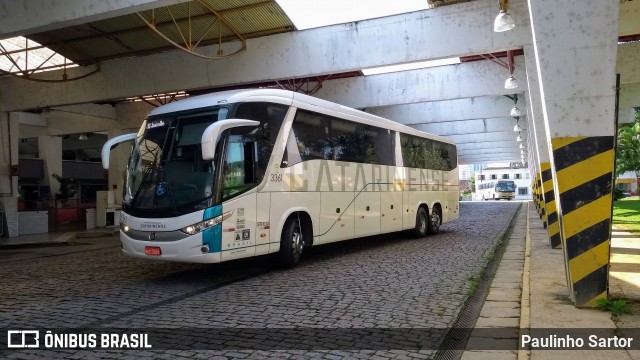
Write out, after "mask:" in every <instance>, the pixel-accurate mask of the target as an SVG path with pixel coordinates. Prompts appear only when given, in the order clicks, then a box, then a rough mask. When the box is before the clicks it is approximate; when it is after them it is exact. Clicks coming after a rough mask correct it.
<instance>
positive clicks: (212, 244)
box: [202, 205, 222, 253]
mask: <svg viewBox="0 0 640 360" xmlns="http://www.w3.org/2000/svg"><path fill="white" fill-rule="evenodd" d="M220 215H222V205H216V206H214V207H210V208H208V209H206V210H205V211H204V215H203V219H202V220H209V219H212V218H214V217H216V216H220ZM202 245H209V252H210V253H215V252H220V251H222V223H220V224H217V225H215V226H213V227H211V228H209V229H207V230H205V231H203V232H202Z"/></svg>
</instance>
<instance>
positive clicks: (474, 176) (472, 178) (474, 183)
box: [471, 172, 476, 193]
mask: <svg viewBox="0 0 640 360" xmlns="http://www.w3.org/2000/svg"><path fill="white" fill-rule="evenodd" d="M471 192H472V193H474V192H476V173H475V172H474V173H473V174H471Z"/></svg>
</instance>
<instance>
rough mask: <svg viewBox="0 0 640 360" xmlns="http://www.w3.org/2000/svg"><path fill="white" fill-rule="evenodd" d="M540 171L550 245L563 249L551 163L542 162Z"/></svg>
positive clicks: (545, 223)
mask: <svg viewBox="0 0 640 360" xmlns="http://www.w3.org/2000/svg"><path fill="white" fill-rule="evenodd" d="M540 170H541V171H540V180H541V182H542V191H544V193H543V194H544V195H543V200H544V204H545V215H544V216H543V221H544V226H545V228H546V229H547V232H548V233H549V244H550V245H551V247H552V248H554V249H560V248H561V247H562V238H561V237H560V223H559V222H558V211H557V206H556V199H555V194H554V191H553V175H552V174H551V163H548V162H541V163H540Z"/></svg>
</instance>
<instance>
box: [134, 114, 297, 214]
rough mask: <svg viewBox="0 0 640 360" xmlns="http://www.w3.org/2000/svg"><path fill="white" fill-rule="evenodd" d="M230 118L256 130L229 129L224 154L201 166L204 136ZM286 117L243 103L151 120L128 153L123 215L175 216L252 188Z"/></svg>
mask: <svg viewBox="0 0 640 360" xmlns="http://www.w3.org/2000/svg"><path fill="white" fill-rule="evenodd" d="M231 113H234V115H233V116H234V117H235V118H240V119H249V120H257V121H260V125H259V126H256V127H240V128H234V129H230V130H229V131H228V141H227V144H226V147H225V149H223V151H222V152H221V153H220V154H218V155H216V159H214V160H213V161H212V160H207V161H205V160H203V159H202V146H201V138H202V134H203V132H204V130H205V129H206V128H207V127H208V126H209V125H211V124H213V123H214V122H216V121H218V120H223V119H228V118H229V116H230V115H229V114H231ZM285 113H286V106H282V105H278V104H267V103H243V104H236V105H235V106H233V105H230V106H229V107H215V108H207V109H203V110H199V111H195V112H194V111H189V112H179V113H173V114H169V115H159V116H155V117H150V118H149V119H147V120H146V121H145V122H144V123H143V124H142V127H141V129H140V131H139V132H138V136H137V139H136V145H135V146H134V147H133V150H132V153H131V159H130V162H129V166H128V167H127V173H126V177H125V184H124V185H125V186H124V203H123V209H125V210H126V211H127V213H129V214H131V215H134V216H145V217H162V216H176V215H180V214H186V213H189V212H193V211H197V210H202V209H205V208H207V207H209V206H212V202H213V201H214V200H218V201H224V200H227V199H230V198H232V197H234V196H237V195H238V194H240V193H242V192H245V191H248V190H250V189H252V188H254V187H256V186H257V185H258V184H259V183H260V182H261V181H262V178H263V176H264V172H265V170H266V167H267V163H268V160H269V157H270V156H271V151H272V150H273V143H274V142H275V139H276V136H277V134H278V131H279V130H280V127H281V124H282V120H283V119H284V115H285ZM218 174H219V175H218ZM216 181H218V182H220V184H217V183H216ZM216 195H218V197H216Z"/></svg>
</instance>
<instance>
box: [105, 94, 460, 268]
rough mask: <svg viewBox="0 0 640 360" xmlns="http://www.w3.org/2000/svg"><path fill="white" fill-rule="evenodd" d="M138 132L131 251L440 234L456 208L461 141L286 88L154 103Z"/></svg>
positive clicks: (132, 166)
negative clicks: (408, 233) (405, 233)
mask: <svg viewBox="0 0 640 360" xmlns="http://www.w3.org/2000/svg"><path fill="white" fill-rule="evenodd" d="M130 140H133V141H134V145H133V149H132V152H131V157H130V160H129V164H128V166H127V170H126V176H125V184H124V198H123V202H122V212H121V220H120V239H121V242H122V249H123V251H124V253H125V254H127V255H130V256H135V257H141V258H148V259H161V260H171V261H185V262H200V263H209V262H211V263H216V262H221V261H227V260H232V259H238V258H245V257H250V256H257V255H263V254H270V253H278V254H279V255H278V256H279V258H280V260H281V261H282V263H283V264H284V265H286V266H290V267H292V266H295V265H296V264H297V263H298V261H299V260H300V256H301V254H302V253H303V250H304V249H305V248H307V247H309V246H312V245H313V246H315V245H320V244H326V243H330V242H335V241H341V240H347V239H352V238H356V237H363V236H368V235H375V234H382V233H389V232H394V231H400V230H412V231H413V232H414V233H415V235H416V236H418V237H424V236H426V235H427V234H436V233H438V231H439V228H440V225H441V224H442V223H445V222H448V221H451V220H454V219H456V218H458V212H459V184H458V170H457V153H456V146H455V145H454V144H453V143H452V142H450V141H449V140H446V139H444V138H441V137H438V136H434V135H429V134H425V133H423V132H420V131H417V130H415V129H412V128H410V127H407V126H404V125H401V124H398V123H395V122H393V121H390V120H386V119H383V118H380V117H377V116H373V115H370V114H367V113H364V112H361V111H358V110H354V109H351V108H348V107H344V106H341V105H338V104H334V103H331V102H328V101H324V100H320V99H316V98H313V97H311V96H307V95H303V94H299V93H293V92H290V91H284V90H271V89H260V90H238V91H226V92H220V93H215V94H210V95H202V96H196V97H191V98H187V99H184V100H181V101H177V102H174V103H170V104H166V105H163V106H160V107H158V108H156V109H154V110H153V111H151V112H150V113H149V114H148V117H147V119H146V120H145V121H144V122H143V123H142V126H141V127H140V130H139V131H138V133H137V134H127V135H121V136H118V137H115V138H112V139H110V140H109V141H107V143H106V144H105V145H104V147H103V149H102V162H103V166H104V167H105V168H108V166H109V152H110V150H111V149H112V148H113V147H115V146H116V145H117V144H118V143H121V142H124V141H130Z"/></svg>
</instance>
